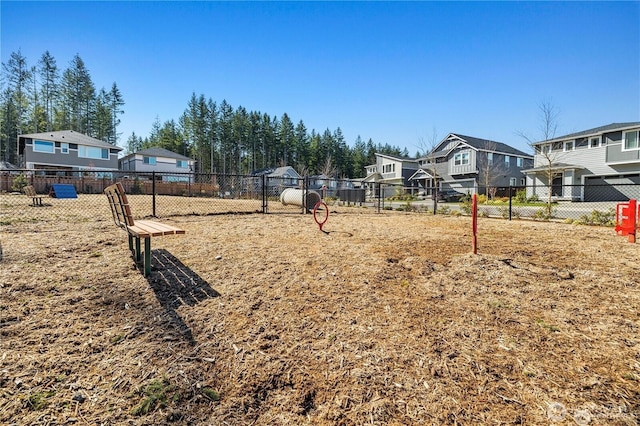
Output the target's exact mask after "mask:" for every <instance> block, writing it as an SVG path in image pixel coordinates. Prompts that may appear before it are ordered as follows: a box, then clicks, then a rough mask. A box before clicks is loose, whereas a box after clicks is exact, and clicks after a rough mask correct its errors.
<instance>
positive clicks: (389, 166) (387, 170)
mask: <svg viewBox="0 0 640 426" xmlns="http://www.w3.org/2000/svg"><path fill="white" fill-rule="evenodd" d="M395 171H396V165H395V163H394V164H385V165H384V166H382V173H393V172H395Z"/></svg>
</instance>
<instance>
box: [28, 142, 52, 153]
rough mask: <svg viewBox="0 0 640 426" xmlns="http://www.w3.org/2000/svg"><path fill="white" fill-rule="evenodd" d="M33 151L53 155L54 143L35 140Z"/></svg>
mask: <svg viewBox="0 0 640 426" xmlns="http://www.w3.org/2000/svg"><path fill="white" fill-rule="evenodd" d="M33 151H34V152H47V153H49V154H53V152H54V145H53V142H48V141H39V140H34V141H33Z"/></svg>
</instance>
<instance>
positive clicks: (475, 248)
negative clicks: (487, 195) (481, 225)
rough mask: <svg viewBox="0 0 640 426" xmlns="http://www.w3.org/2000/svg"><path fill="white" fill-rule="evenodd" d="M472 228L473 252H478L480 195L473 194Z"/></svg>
mask: <svg viewBox="0 0 640 426" xmlns="http://www.w3.org/2000/svg"><path fill="white" fill-rule="evenodd" d="M471 228H472V229H473V243H472V245H473V254H478V196H477V194H473V195H472V196H471Z"/></svg>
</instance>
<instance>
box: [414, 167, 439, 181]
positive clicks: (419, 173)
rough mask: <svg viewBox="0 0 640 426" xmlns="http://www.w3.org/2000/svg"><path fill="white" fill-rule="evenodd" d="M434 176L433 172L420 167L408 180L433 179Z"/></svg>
mask: <svg viewBox="0 0 640 426" xmlns="http://www.w3.org/2000/svg"><path fill="white" fill-rule="evenodd" d="M432 178H433V176H432V175H431V173H429V172H427V171H426V170H425V169H419V170H418V171H416V172H415V173H414V174H412V175H411V176H410V177H409V179H408V180H422V179H432Z"/></svg>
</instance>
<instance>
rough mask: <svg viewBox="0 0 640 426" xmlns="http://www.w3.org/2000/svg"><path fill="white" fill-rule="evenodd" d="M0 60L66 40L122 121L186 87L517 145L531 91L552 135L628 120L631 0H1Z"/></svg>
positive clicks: (58, 51)
mask: <svg viewBox="0 0 640 426" xmlns="http://www.w3.org/2000/svg"><path fill="white" fill-rule="evenodd" d="M0 14H1V15H0V16H1V21H0V24H1V30H0V47H1V58H2V62H3V63H5V62H6V61H7V59H8V58H9V56H10V54H11V53H12V52H16V51H18V50H20V52H21V53H22V55H24V56H25V57H26V58H27V60H28V62H29V64H30V65H36V64H37V62H38V60H39V59H40V57H41V56H42V54H43V53H44V52H45V51H47V50H48V51H49V52H50V53H51V54H52V55H53V56H54V58H55V59H56V61H57V64H58V67H59V68H60V69H61V70H63V69H65V68H67V67H68V65H69V62H70V61H71V59H72V58H73V56H74V55H75V54H79V55H80V57H81V58H82V59H83V61H84V62H85V65H86V66H87V68H88V70H89V72H90V74H91V76H92V79H93V82H94V84H95V86H96V88H97V89H100V88H102V87H104V88H106V89H109V88H110V87H111V85H112V83H113V82H115V83H116V84H117V85H118V87H119V89H120V91H121V93H122V95H123V97H124V100H125V106H124V110H125V113H124V114H123V115H121V116H120V119H121V125H120V127H119V129H118V130H119V132H122V136H121V138H120V145H123V144H124V142H125V141H126V139H127V137H128V136H129V135H130V134H131V132H135V133H136V134H137V135H139V136H143V137H144V136H146V135H148V133H149V130H150V129H151V125H152V123H153V122H154V121H155V120H156V118H158V119H159V120H160V122H161V123H164V122H165V121H167V120H170V119H175V120H176V121H177V120H178V118H179V117H180V115H181V114H182V113H183V112H184V110H185V109H186V107H187V102H188V101H189V99H190V97H191V95H192V93H195V94H196V95H200V94H203V95H204V96H205V97H206V98H211V99H213V100H214V101H216V102H217V103H220V101H222V100H223V99H226V100H227V102H228V103H230V104H231V105H232V106H233V107H238V106H243V107H245V108H246V109H247V110H257V111H260V112H262V113H268V114H269V115H271V116H278V117H280V116H282V114H283V113H287V114H288V115H289V116H290V117H291V119H292V120H293V121H294V123H297V122H298V121H299V120H303V122H304V123H305V125H306V127H307V129H308V130H309V131H311V129H315V130H316V131H318V132H323V131H324V130H325V129H327V128H328V129H330V130H335V129H336V128H338V127H340V129H341V130H342V132H343V134H344V136H345V139H346V141H347V143H348V144H349V145H353V142H354V141H355V139H356V137H357V136H358V135H360V136H361V137H362V138H363V139H364V140H365V141H366V140H367V139H369V138H371V139H373V141H374V142H376V143H378V142H379V143H383V144H384V143H388V144H390V145H394V146H400V147H407V149H408V150H409V153H410V154H411V155H413V154H415V153H416V151H417V150H418V149H420V148H421V147H424V146H425V145H429V144H430V141H431V140H432V139H433V134H434V130H435V133H436V134H437V135H438V137H439V139H442V138H443V137H445V136H446V135H447V134H448V133H460V134H465V135H469V136H475V137H479V138H486V139H492V140H496V141H499V142H505V143H508V144H511V145H513V146H514V147H516V148H519V149H522V150H524V151H527V152H530V149H529V147H528V146H527V144H526V142H525V141H524V140H523V139H522V138H521V137H519V136H518V135H517V133H518V132H524V133H526V134H528V135H529V136H530V137H532V138H534V139H536V138H537V136H538V135H540V131H539V130H538V129H539V126H540V115H539V109H538V106H539V104H540V103H541V102H543V101H550V102H551V103H552V104H553V105H554V106H556V107H557V108H558V109H559V111H560V115H559V120H558V121H559V126H558V135H561V134H567V133H571V132H574V131H580V130H585V129H588V128H592V127H597V126H600V125H604V124H609V123H612V122H625V121H640V2H429V1H426V2H212V1H192V2H185V1H182V2H180V1H178V2H169V1H162V2H153V1H138V2H127V1H119V2H110V1H101V2H84V1H74V2H59V1H49V2H37V1H7V0H3V1H2V2H0Z"/></svg>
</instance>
